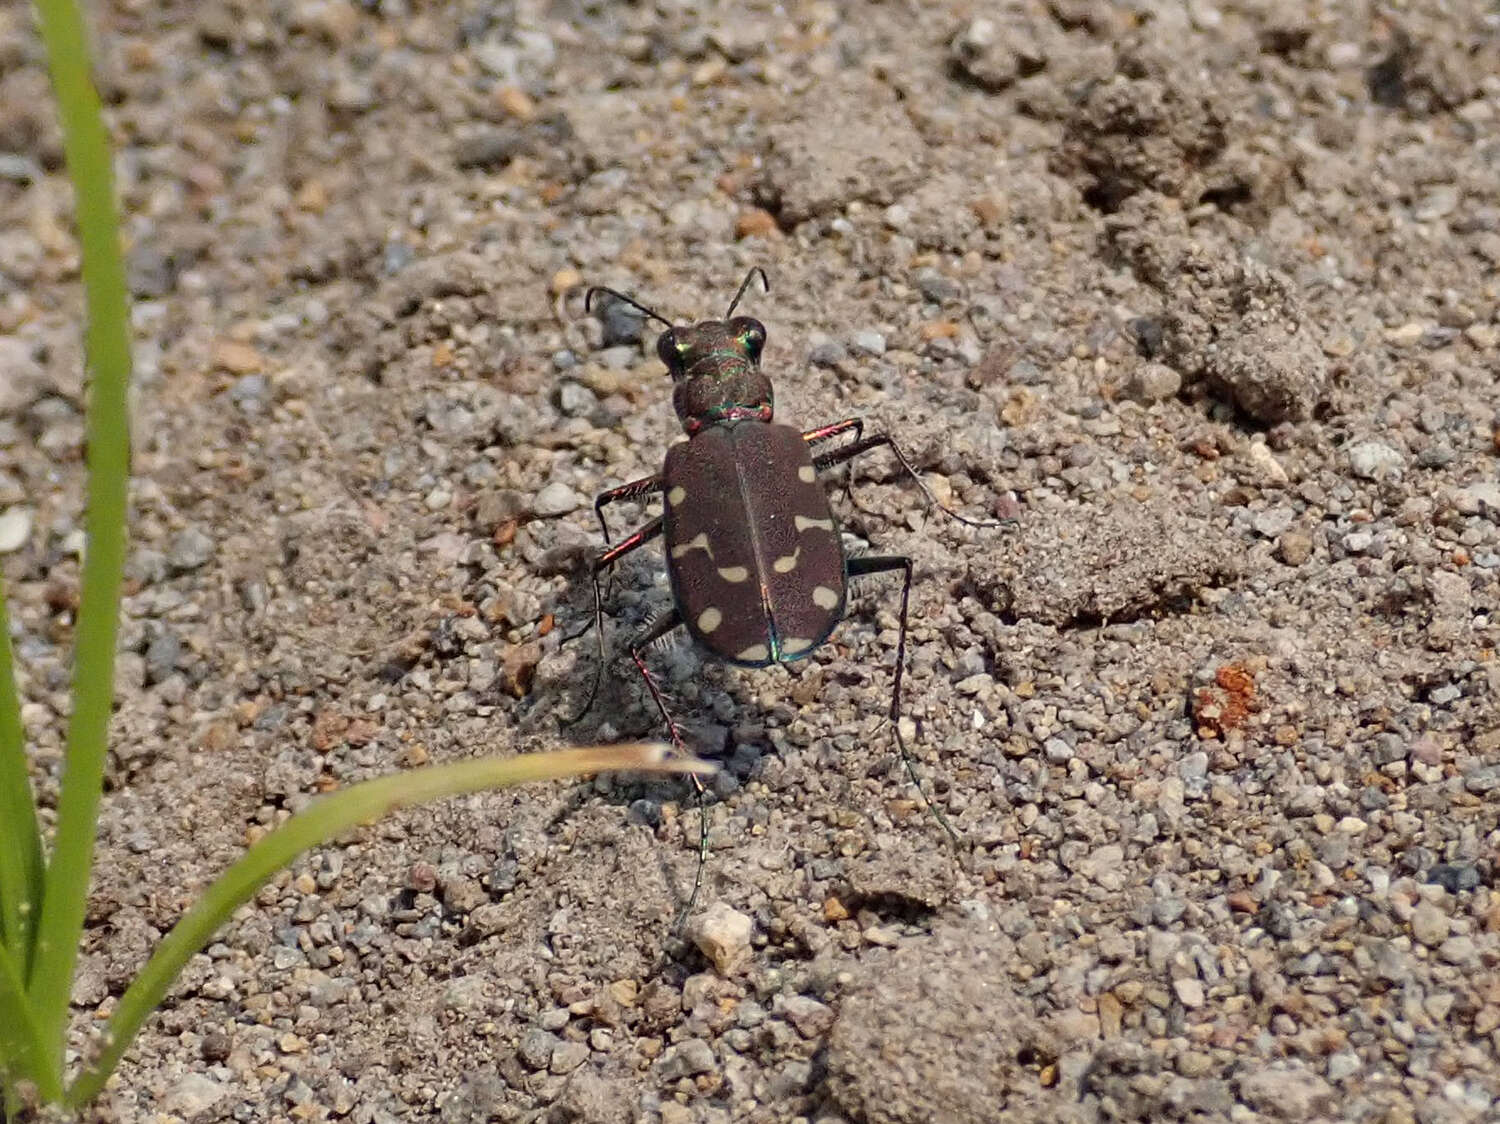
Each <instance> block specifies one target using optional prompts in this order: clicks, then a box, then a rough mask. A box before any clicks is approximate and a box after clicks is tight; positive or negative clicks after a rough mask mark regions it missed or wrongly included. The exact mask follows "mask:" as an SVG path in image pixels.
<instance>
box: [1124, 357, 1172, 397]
mask: <svg viewBox="0 0 1500 1124" xmlns="http://www.w3.org/2000/svg"><path fill="white" fill-rule="evenodd" d="M1181 389H1182V375H1181V374H1179V373H1178V372H1177V371H1175V370H1173V369H1172V368H1171V367H1168V366H1167V365H1166V364H1165V363H1142V364H1141V365H1140V366H1139V367H1137V368H1136V369H1135V370H1134V371H1133V372H1131V375H1130V379H1129V381H1127V382H1126V384H1125V396H1126V397H1127V398H1130V399H1132V400H1133V401H1136V402H1160V401H1162V400H1163V399H1166V398H1171V397H1173V396H1174V395H1175V394H1177V392H1178V391H1180V390H1181Z"/></svg>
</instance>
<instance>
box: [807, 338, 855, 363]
mask: <svg viewBox="0 0 1500 1124" xmlns="http://www.w3.org/2000/svg"><path fill="white" fill-rule="evenodd" d="M848 357H849V353H848V352H847V351H845V350H844V345H843V344H841V343H839V342H838V341H837V340H827V341H825V342H824V343H820V344H818V345H817V346H816V347H814V348H813V349H812V350H811V351H809V352H808V353H807V361H808V362H809V363H811V364H812V365H813V366H814V367H837V366H838V365H839V364H840V363H842V362H843V361H844V360H845V359H847V358H848Z"/></svg>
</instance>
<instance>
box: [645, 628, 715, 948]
mask: <svg viewBox="0 0 1500 1124" xmlns="http://www.w3.org/2000/svg"><path fill="white" fill-rule="evenodd" d="M681 624H682V613H681V612H680V611H678V610H677V609H675V608H674V609H672V610H671V611H670V612H669V613H667V614H666V616H664V617H662V619H661V620H659V621H657V622H656V623H655V624H653V625H652V626H651V627H650V628H648V629H647V630H646V631H645V632H643V633H642V634H641V635H640V636H638V637H636V638H635V640H633V641H632V642H631V644H630V658H631V659H633V660H634V661H635V666H636V668H637V670H639V671H640V673H641V678H642V679H644V680H645V681H646V689H647V690H648V691H650V692H651V701H652V702H654V703H656V709H657V710H658V711H660V712H661V717H662V721H663V722H665V723H666V724H667V734H668V735H669V736H670V737H671V739H672V748H673V749H675V750H677V752H679V753H681V754H683V755H687V753H688V748H687V743H686V742H684V741H683V740H682V731H681V730H679V729H678V728H677V722H676V720H675V719H674V718H673V717H672V714H671V712H670V711H669V710H667V702H666V700H665V699H664V698H662V695H661V688H660V687H658V686H657V685H656V679H655V678H654V677H653V676H652V674H651V669H650V668H648V667H647V666H646V660H645V656H644V654H643V653H644V652H645V650H646V649H647V648H649V647H651V645H652V644H655V643H656V642H657V641H658V640H660V639H661V638H662V637H663V636H665V635H666V634H667V633H669V632H671V631H672V630H673V629H674V628H677V627H678V626H679V625H681ZM688 779H689V780H691V781H692V782H693V791H694V792H695V793H696V794H697V797H698V869H697V870H696V871H694V873H693V890H692V893H690V894H689V895H688V899H687V904H686V905H684V906H683V907H682V911H681V912H680V913H678V915H677V920H676V921H675V922H674V923H673V925H672V928H673V929H674V930H676V929H680V928H682V923H683V922H684V921H686V920H687V917H688V914H690V913H692V912H693V907H694V906H695V905H697V904H698V891H699V890H700V889H701V888H702V886H703V868H704V866H705V865H707V863H708V805H707V804H706V803H705V802H704V788H703V782H702V781H701V780H699V779H698V776H697V774H696V773H689V774H688Z"/></svg>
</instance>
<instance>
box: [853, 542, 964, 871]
mask: <svg viewBox="0 0 1500 1124" xmlns="http://www.w3.org/2000/svg"><path fill="white" fill-rule="evenodd" d="M893 570H901V571H902V572H903V574H904V575H905V580H904V581H903V582H902V584H901V617H900V624H899V625H898V626H897V632H896V673H895V675H894V676H893V677H892V679H891V715H890V718H891V730H892V731H893V732H894V733H895V735H896V748H897V749H898V750H899V751H900V753H901V763H902V764H903V765H905V766H906V775H907V776H909V777H910V778H911V783H912V784H913V785H915V786H916V789H917V795H918V796H920V797H921V798H922V803H923V804H926V805H927V810H928V811H929V812H931V813H932V818H933V819H935V820H937V822H938V826H939V827H941V828H942V829H943V832H944V834H946V835H947V836H948V840H949V842H951V843H952V844H953V845H954V846H955V847H957V846H958V845H959V840H958V833H957V832H955V831H954V830H953V828H952V826H951V825H950V824H949V823H948V819H947V817H946V816H944V815H943V813H942V812H941V811H940V810H939V809H938V806H937V805H936V804H934V803H932V802H931V801H930V800H928V799H927V795H926V794H925V793H924V792H923V791H922V782H921V781H919V780H918V779H917V770H916V766H914V765H913V764H912V761H911V754H910V753H909V752H908V751H907V748H906V740H905V739H904V738H903V737H902V736H901V675H902V672H903V671H905V669H906V610H907V606H908V604H909V603H910V601H911V572H912V571H911V559H910V558H907V557H906V556H905V555H902V554H875V555H864V556H863V557H860V558H851V559H849V561H848V563H847V573H848V575H849V577H850V578H851V579H852V578H860V577H864V576H866V575H867V574H886V573H890V572H891V571H893Z"/></svg>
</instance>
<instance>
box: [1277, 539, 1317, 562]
mask: <svg viewBox="0 0 1500 1124" xmlns="http://www.w3.org/2000/svg"><path fill="white" fill-rule="evenodd" d="M1312 550H1313V541H1312V538H1311V536H1309V535H1305V534H1303V533H1302V532H1301V531H1288V532H1287V533H1286V534H1284V535H1282V536H1281V541H1280V542H1278V543H1277V544H1276V556H1277V557H1278V558H1280V559H1281V561H1282V562H1284V563H1285V564H1286V565H1288V566H1300V565H1302V564H1303V563H1304V562H1306V561H1307V560H1308V559H1309V558H1311V557H1312Z"/></svg>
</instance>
